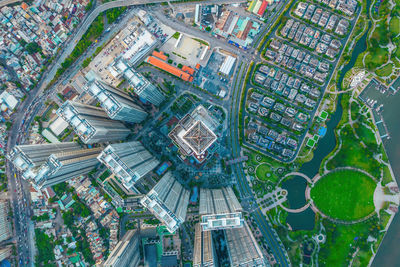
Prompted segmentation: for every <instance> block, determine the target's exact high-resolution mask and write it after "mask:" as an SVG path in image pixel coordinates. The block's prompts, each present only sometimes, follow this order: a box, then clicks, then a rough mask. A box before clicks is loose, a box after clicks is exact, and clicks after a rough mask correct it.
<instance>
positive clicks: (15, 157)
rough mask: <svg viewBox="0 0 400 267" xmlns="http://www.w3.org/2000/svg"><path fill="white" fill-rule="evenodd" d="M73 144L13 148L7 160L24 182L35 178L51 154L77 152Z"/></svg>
mask: <svg viewBox="0 0 400 267" xmlns="http://www.w3.org/2000/svg"><path fill="white" fill-rule="evenodd" d="M79 149H80V147H79V145H78V144H77V143H74V142H65V143H52V144H34V145H19V146H14V147H13V149H12V150H11V151H10V153H9V154H8V155H7V158H8V159H9V160H10V161H11V162H12V163H13V164H14V166H15V168H17V169H18V170H19V171H20V172H21V173H22V177H23V178H24V179H26V180H28V179H32V178H34V177H35V176H36V173H37V170H38V169H39V168H40V167H41V166H42V164H44V163H45V162H46V161H47V159H48V158H49V156H50V155H51V154H57V153H61V152H70V151H75V150H79Z"/></svg>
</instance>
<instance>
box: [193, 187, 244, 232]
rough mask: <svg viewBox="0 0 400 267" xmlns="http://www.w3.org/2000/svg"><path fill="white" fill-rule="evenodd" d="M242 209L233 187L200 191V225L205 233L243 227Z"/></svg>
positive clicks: (202, 189)
mask: <svg viewBox="0 0 400 267" xmlns="http://www.w3.org/2000/svg"><path fill="white" fill-rule="evenodd" d="M241 211H242V207H241V206H240V203H239V201H238V200H237V198H236V196H235V193H234V192H233V190H232V188H231V187H223V188H219V189H206V188H201V189H200V208H199V214H200V216H201V220H200V224H201V226H202V229H203V231H208V230H217V229H228V228H237V227H242V226H243V216H242V212H241Z"/></svg>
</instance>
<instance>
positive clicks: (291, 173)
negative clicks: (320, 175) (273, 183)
mask: <svg viewBox="0 0 400 267" xmlns="http://www.w3.org/2000/svg"><path fill="white" fill-rule="evenodd" d="M289 176H300V177H302V178H304V179H306V181H307V183H308V184H312V183H313V181H312V180H311V179H310V177H308V176H307V175H305V174H304V173H301V172H290V173H288V174H286V175H285V176H283V178H281V180H280V181H279V183H281V182H282V181H283V180H285V179H286V178H287V177H289Z"/></svg>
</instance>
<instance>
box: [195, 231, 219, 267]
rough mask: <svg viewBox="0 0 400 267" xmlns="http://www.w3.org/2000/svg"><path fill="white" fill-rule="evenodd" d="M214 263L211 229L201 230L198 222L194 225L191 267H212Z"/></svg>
mask: <svg viewBox="0 0 400 267" xmlns="http://www.w3.org/2000/svg"><path fill="white" fill-rule="evenodd" d="M212 266H215V264H214V248H213V244H212V238H211V231H202V230H201V226H200V224H199V223H197V224H196V226H195V236H194V252H193V267H212Z"/></svg>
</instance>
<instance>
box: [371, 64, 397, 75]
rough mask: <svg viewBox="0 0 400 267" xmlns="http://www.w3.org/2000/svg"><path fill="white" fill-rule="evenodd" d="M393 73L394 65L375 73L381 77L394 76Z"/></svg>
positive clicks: (386, 66)
mask: <svg viewBox="0 0 400 267" xmlns="http://www.w3.org/2000/svg"><path fill="white" fill-rule="evenodd" d="M392 71H393V64H387V65H385V66H384V67H383V68H380V69H377V70H376V71H375V73H376V75H378V76H380V77H386V76H390V74H392Z"/></svg>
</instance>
